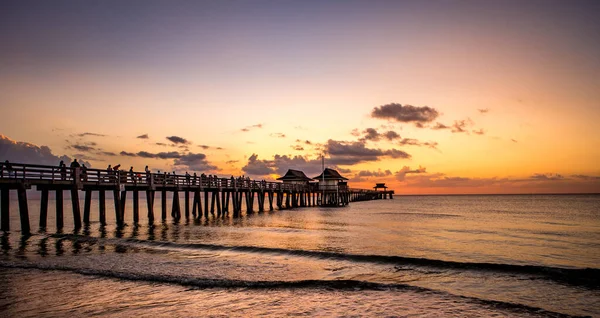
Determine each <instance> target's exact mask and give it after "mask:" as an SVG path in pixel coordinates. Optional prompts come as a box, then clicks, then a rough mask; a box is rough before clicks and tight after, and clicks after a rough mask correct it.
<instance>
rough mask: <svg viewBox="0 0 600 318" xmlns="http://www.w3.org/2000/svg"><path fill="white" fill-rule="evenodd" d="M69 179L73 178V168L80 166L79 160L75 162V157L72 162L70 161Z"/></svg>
mask: <svg viewBox="0 0 600 318" xmlns="http://www.w3.org/2000/svg"><path fill="white" fill-rule="evenodd" d="M70 167H71V179H73V180H75V168H79V167H81V166H80V165H79V162H77V158H75V159H73V162H71V165H70Z"/></svg>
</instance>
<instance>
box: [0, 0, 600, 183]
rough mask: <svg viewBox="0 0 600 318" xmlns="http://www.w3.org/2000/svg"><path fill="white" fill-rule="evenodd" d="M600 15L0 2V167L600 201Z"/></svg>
mask: <svg viewBox="0 0 600 318" xmlns="http://www.w3.org/2000/svg"><path fill="white" fill-rule="evenodd" d="M598 16H600V2H599V1H593V0H590V1H581V0H580V1H550V0H544V1H535V0H531V1H378V0H375V1H351V0H350V1H286V0H278V1H233V0H224V1H151V0H149V1H148V0H144V1H133V0H132V1H95V2H88V1H4V2H2V4H0V43H2V44H1V47H2V49H0V114H1V116H0V135H1V136H0V159H2V161H4V160H6V159H8V160H10V161H13V162H26V163H40V164H58V161H59V160H71V159H72V158H78V159H79V160H83V161H84V162H85V163H87V164H88V165H90V166H91V167H93V168H100V169H105V168H106V167H107V165H109V164H111V165H113V166H114V165H116V164H121V166H122V167H126V168H127V169H128V167H129V166H133V167H134V170H140V171H141V170H143V168H144V166H146V165H148V166H149V167H150V169H152V170H154V171H157V170H161V171H177V172H185V171H189V172H190V173H192V172H197V173H198V174H200V173H207V174H208V173H210V174H217V175H222V176H226V177H227V176H230V175H235V176H237V175H246V176H251V177H253V178H257V179H267V180H273V179H274V178H277V177H278V176H280V175H283V174H284V173H285V171H287V169H290V168H291V169H300V170H303V171H304V172H305V173H306V174H307V175H308V176H309V177H313V176H316V175H318V174H319V172H320V170H321V159H320V158H321V156H322V155H324V156H325V165H326V166H328V167H330V168H335V169H338V171H339V172H340V173H341V174H342V175H344V176H345V177H347V178H349V179H350V181H349V183H350V186H351V187H359V188H369V187H372V186H373V185H374V183H376V182H378V183H381V182H385V183H386V184H387V185H388V186H390V187H391V188H392V189H394V190H395V191H396V193H398V194H468V193H582V192H584V193H592V192H593V193H598V192H600V165H599V163H600V129H598V122H599V121H600V40H599V37H598V34H600V19H598Z"/></svg>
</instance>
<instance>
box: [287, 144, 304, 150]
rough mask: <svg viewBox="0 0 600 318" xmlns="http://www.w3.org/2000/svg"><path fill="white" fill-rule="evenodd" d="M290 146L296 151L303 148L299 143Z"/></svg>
mask: <svg viewBox="0 0 600 318" xmlns="http://www.w3.org/2000/svg"><path fill="white" fill-rule="evenodd" d="M290 147H292V149H294V150H296V151H302V150H304V147H302V146H299V145H295V146H290Z"/></svg>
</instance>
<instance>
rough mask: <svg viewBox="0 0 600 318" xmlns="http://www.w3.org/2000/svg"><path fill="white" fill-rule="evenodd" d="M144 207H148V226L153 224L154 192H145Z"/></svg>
mask: <svg viewBox="0 0 600 318" xmlns="http://www.w3.org/2000/svg"><path fill="white" fill-rule="evenodd" d="M146 205H147V206H148V224H153V223H154V190H148V191H146Z"/></svg>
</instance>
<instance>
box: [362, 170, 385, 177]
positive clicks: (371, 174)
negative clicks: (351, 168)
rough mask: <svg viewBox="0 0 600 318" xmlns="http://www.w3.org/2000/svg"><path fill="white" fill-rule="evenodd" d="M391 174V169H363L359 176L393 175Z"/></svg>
mask: <svg viewBox="0 0 600 318" xmlns="http://www.w3.org/2000/svg"><path fill="white" fill-rule="evenodd" d="M391 175H392V171H390V170H385V171H381V170H378V171H369V170H361V171H359V172H358V174H357V176H358V177H387V176H391Z"/></svg>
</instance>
